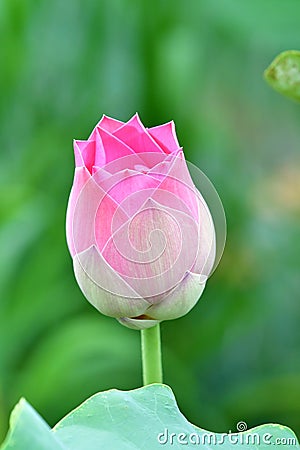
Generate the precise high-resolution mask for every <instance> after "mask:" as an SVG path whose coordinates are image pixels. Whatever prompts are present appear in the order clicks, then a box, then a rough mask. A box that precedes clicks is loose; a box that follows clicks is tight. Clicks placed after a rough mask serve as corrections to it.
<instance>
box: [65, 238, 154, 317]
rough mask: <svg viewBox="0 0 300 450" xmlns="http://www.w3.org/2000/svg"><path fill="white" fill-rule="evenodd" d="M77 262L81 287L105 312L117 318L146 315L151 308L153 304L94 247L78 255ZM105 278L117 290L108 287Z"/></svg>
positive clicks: (75, 259)
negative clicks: (126, 280) (124, 278)
mask: <svg viewBox="0 0 300 450" xmlns="http://www.w3.org/2000/svg"><path fill="white" fill-rule="evenodd" d="M73 264H74V273H75V277H76V280H77V282H78V284H79V287H80V289H81V290H82V292H83V294H84V295H85V297H86V298H87V300H88V301H89V302H90V303H91V304H92V305H93V306H95V308H97V309H98V310H99V311H100V312H101V313H102V314H105V315H106V316H111V317H117V318H119V317H125V316H129V317H136V316H140V315H141V314H144V313H145V311H146V310H147V308H148V307H149V303H148V302H147V301H146V300H144V299H143V298H141V297H139V296H138V295H137V293H136V292H135V291H133V289H132V288H131V287H130V286H128V285H127V284H126V283H125V281H124V280H122V279H121V278H120V277H119V276H118V274H117V273H116V272H115V271H113V270H112V269H111V267H110V266H109V265H108V264H107V263H106V262H105V261H104V259H103V258H102V257H101V255H100V254H99V252H98V251H97V249H96V248H95V247H94V246H92V247H90V248H89V249H87V250H85V251H84V252H82V253H80V254H78V255H76V256H75V257H74V259H73ZM101 279H103V280H104V279H105V283H106V286H110V285H111V286H113V288H114V289H113V291H114V292H115V293H113V292H110V290H107V289H104V288H103V287H102V286H101V285H100V283H101ZM101 284H102V283H101ZM117 292H120V293H123V295H118V294H117Z"/></svg>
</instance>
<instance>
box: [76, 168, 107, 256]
mask: <svg viewBox="0 0 300 450" xmlns="http://www.w3.org/2000/svg"><path fill="white" fill-rule="evenodd" d="M77 170H81V169H77ZM85 170H86V169H85ZM86 172H87V170H86ZM80 181H81V180H80ZM77 185H78V186H79V187H81V189H79V188H76V191H75V193H74V195H72V196H71V198H72V202H71V203H70V207H69V208H68V217H69V219H68V223H69V233H71V236H70V237H72V249H73V251H72V255H74V254H75V253H81V252H82V251H84V250H86V249H87V248H89V247H90V246H92V245H96V240H97V239H98V240H99V241H100V242H102V241H103V240H107V239H108V237H109V236H110V229H109V225H110V224H107V223H106V221H105V220H103V217H102V221H101V224H100V225H99V224H98V222H97V221H96V217H97V213H98V210H99V207H100V206H101V208H102V211H104V213H105V214H108V213H109V212H110V211H111V210H113V209H114V208H115V207H116V205H115V202H114V201H113V200H112V199H111V198H110V197H109V196H108V195H107V194H106V192H105V191H104V190H103V189H102V188H101V186H100V185H99V184H98V183H97V182H96V181H95V178H94V177H91V176H90V175H89V177H88V178H87V180H86V182H85V183H82V182H80V183H79V182H78V183H77V184H76V179H75V186H77ZM104 217H105V216H104ZM98 225H99V227H98ZM99 229H101V233H100V231H99Z"/></svg>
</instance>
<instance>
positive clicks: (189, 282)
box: [145, 272, 206, 320]
mask: <svg viewBox="0 0 300 450" xmlns="http://www.w3.org/2000/svg"><path fill="white" fill-rule="evenodd" d="M205 282H206V277H203V276H202V275H198V274H194V273H191V272H188V273H187V274H186V275H185V276H184V278H183V280H182V281H180V283H178V285H177V286H176V287H175V288H174V289H173V290H172V291H171V292H170V293H169V294H168V295H166V297H165V298H164V299H163V300H162V301H161V302H160V303H156V304H154V305H152V306H150V307H149V308H148V309H147V311H146V312H145V314H146V315H147V316H149V317H151V318H153V319H157V320H171V319H177V318H178V317H182V316H184V315H185V314H187V313H188V312H189V311H190V310H191V309H192V308H193V307H194V306H195V304H196V303H197V302H198V300H199V298H200V296H201V294H202V292H203V290H204V287H205Z"/></svg>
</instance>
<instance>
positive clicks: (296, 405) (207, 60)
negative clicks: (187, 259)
mask: <svg viewBox="0 0 300 450" xmlns="http://www.w3.org/2000/svg"><path fill="white" fill-rule="evenodd" d="M299 16H300V3H299V1H298V0H284V2H283V1H282V0H265V1H263V2H262V1H261V0H243V1H238V0H222V1H221V0H219V1H218V0H189V1H188V2H186V1H183V0H160V1H158V0H152V1H151V2H150V1H146V0H144V1H140V2H137V1H133V0H101V1H95V0H87V1H85V2H82V1H79V0H64V1H61V0H51V1H46V0H27V1H26V2H25V1H22V0H2V1H1V3H0V42H1V45H0V61H1V70H0V93H1V95H0V129H1V150H0V175H1V176H0V178H1V181H0V185H1V192H0V197H1V210H0V214H1V225H0V248H1V258H0V280H1V281H0V295H1V301H0V346H1V347H0V358H1V360H0V383H1V385H0V386H1V387H0V389H1V391H0V428H1V430H0V435H1V436H3V434H4V433H5V431H6V428H7V423H8V415H9V412H10V410H11V408H12V407H13V405H14V404H15V403H16V402H17V401H18V399H19V398H20V397H21V396H25V397H26V398H27V400H28V401H29V402H30V403H31V404H32V405H33V406H34V407H35V408H36V409H37V410H38V411H39V412H40V413H41V414H42V415H43V417H44V418H45V419H46V420H47V421H48V422H49V423H50V424H55V423H56V422H57V421H58V420H59V419H60V418H61V417H62V416H63V415H65V414H66V413H67V412H68V411H69V410H70V409H71V408H73V407H75V406H77V405H78V404H79V403H80V402H81V401H83V400H84V399H86V398H87V397H88V396H89V395H91V394H93V393H95V392H97V391H100V390H104V389H108V388H112V387H115V388H119V389H131V388H135V387H138V386H140V385H141V364H140V343H139V333H138V332H135V331H133V330H129V329H126V328H123V327H121V325H119V324H118V323H117V322H116V321H115V320H114V319H109V318H106V317H103V316H101V315H100V314H99V313H97V311H96V310H94V309H93V307H92V306H90V305H89V303H88V302H87V301H86V300H85V299H84V298H83V295H82V294H81V292H80V290H79V288H78V287H77V284H76V282H75V280H74V276H73V271H72V263H71V259H70V256H69V254H68V250H67V246H66V242H65V230H64V227H65V211H66V205H67V199H68V194H69V190H70V187H71V184H72V177H73V151H72V139H73V138H79V139H85V138H87V136H88V135H89V133H90V132H91V130H92V128H93V126H94V125H95V124H96V122H97V121H98V120H99V118H100V116H101V115H102V113H106V114H107V115H111V116H113V117H116V118H119V119H121V120H128V119H129V118H130V117H131V116H132V115H133V114H134V113H135V112H136V111H138V112H139V113H140V116H141V118H142V120H143V121H144V123H145V124H146V125H147V126H154V125H157V124H160V123H163V122H167V121H169V120H171V119H174V120H175V122H176V127H177V133H178V136H179V141H180V143H181V145H183V146H184V149H185V153H186V156H187V158H188V159H189V160H190V161H191V162H192V163H194V164H196V165H197V166H199V167H200V168H201V169H202V170H203V171H204V172H205V173H206V174H207V175H208V176H209V177H210V179H211V180H212V182H213V183H214V185H215V186H216V188H217V190H218V192H219V194H220V197H221V199H222V201H223V204H224V208H225V210H226V215H227V222H228V240H227V246H226V249H225V253H224V256H223V259H222V261H221V264H220V266H219V268H218V270H217V271H216V272H215V274H214V275H213V276H212V278H211V279H210V280H209V282H208V285H207V288H206V290H205V292H204V294H203V297H202V298H201V301H200V302H199V303H198V305H197V306H196V307H195V308H194V310H193V311H192V312H191V313H190V314H188V315H187V316H186V317H184V318H182V319H179V320H176V321H173V322H169V323H164V324H163V326H162V335H163V353H164V374H165V382H166V383H167V384H169V385H171V386H172V388H173V390H174V392H175V395H176V397H177V400H178V403H179V406H180V408H181V410H182V412H183V413H184V414H185V415H186V416H187V417H188V419H189V420H190V421H192V422H194V423H195V424H197V425H199V426H201V427H203V428H206V429H209V430H213V431H220V432H221V431H222V432H226V431H228V430H229V429H230V430H235V425H236V423H237V422H238V421H240V420H244V421H246V422H247V424H248V427H253V426H255V425H258V424H261V423H263V422H280V423H282V424H286V425H289V426H291V427H292V428H293V429H294V430H295V432H296V433H297V432H298V433H299V430H300V332H299V321H300V298H299V293H300V279H299V268H300V256H299V255H300V226H299V223H300V155H299V146H300V106H299V105H297V104H294V103H292V102H291V101H289V100H287V99H285V98H283V97H281V96H280V95H279V94H277V93H275V92H273V91H272V90H271V89H270V88H269V87H268V86H267V85H266V84H265V82H264V81H263V78H262V73H263V70H264V69H265V68H266V66H267V65H268V64H269V63H270V62H271V60H272V59H273V57H275V55H277V54H278V53H279V52H280V51H282V50H286V49H290V48H295V49H299V48H300V32H299Z"/></svg>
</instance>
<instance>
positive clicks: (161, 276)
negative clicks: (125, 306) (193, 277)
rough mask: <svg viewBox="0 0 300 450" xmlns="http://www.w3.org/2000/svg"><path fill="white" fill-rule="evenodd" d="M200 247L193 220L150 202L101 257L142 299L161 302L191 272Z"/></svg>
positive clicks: (118, 232) (105, 248) (178, 212)
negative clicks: (160, 299)
mask: <svg viewBox="0 0 300 450" xmlns="http://www.w3.org/2000/svg"><path fill="white" fill-rule="evenodd" d="M197 244H198V227H197V224H196V223H195V221H194V220H193V218H191V217H190V216H188V215H186V214H184V213H183V212H181V211H177V210H172V209H170V208H167V207H165V206H163V207H162V206H161V205H159V204H157V203H156V202H154V201H153V200H151V199H149V200H148V201H147V202H146V204H145V205H144V206H143V208H142V209H141V210H140V211H139V212H138V213H137V214H135V215H134V216H133V217H132V218H131V220H129V221H128V222H127V223H126V224H124V226H123V227H121V228H120V229H118V230H117V231H116V232H115V233H114V234H113V236H112V238H111V239H110V240H109V241H108V243H107V245H106V246H105V247H104V248H103V251H102V254H103V257H104V258H105V259H106V261H107V262H108V263H109V264H110V266H111V267H112V268H113V269H114V270H116V271H117V272H118V273H119V274H120V275H121V276H122V278H123V279H124V280H125V281H126V282H127V283H128V284H129V285H130V286H131V287H132V288H133V289H134V290H135V291H136V292H138V293H139V295H140V296H141V297H143V298H147V299H148V297H149V298H150V297H151V299H148V300H149V301H159V295H160V294H163V293H166V292H167V291H169V290H170V289H172V288H173V287H174V286H176V285H177V284H178V282H179V281H180V280H181V279H182V278H183V276H184V274H185V272H186V271H189V270H191V268H192V267H193V265H194V263H195V259H196V256H197V249H198V245H197Z"/></svg>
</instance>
